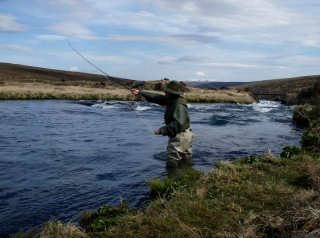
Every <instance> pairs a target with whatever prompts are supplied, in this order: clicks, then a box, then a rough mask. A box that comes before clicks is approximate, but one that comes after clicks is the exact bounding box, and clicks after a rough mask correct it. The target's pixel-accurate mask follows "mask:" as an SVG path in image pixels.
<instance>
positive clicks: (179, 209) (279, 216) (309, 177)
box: [16, 153, 320, 238]
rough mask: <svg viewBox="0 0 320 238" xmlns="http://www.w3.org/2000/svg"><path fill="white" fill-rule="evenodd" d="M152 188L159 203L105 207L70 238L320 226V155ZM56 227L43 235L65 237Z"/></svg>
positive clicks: (269, 160)
mask: <svg viewBox="0 0 320 238" xmlns="http://www.w3.org/2000/svg"><path fill="white" fill-rule="evenodd" d="M149 182H150V186H151V188H152V190H153V191H154V194H156V196H155V197H156V198H155V199H153V200H152V201H151V202H150V204H149V205H148V206H147V207H145V208H143V209H141V210H139V211H131V212H129V211H128V210H127V209H126V208H124V207H115V208H112V207H110V206H106V205H104V206H102V207H101V208H99V209H98V210H97V211H95V212H91V213H89V216H88V214H84V216H83V218H82V221H85V222H82V228H83V229H84V230H85V231H82V230H81V229H80V228H78V229H75V230H74V232H75V235H74V236H73V234H72V233H71V234H69V233H68V234H69V237H79V234H81V235H83V237H85V236H88V237H126V238H129V237H168V238H170V237H172V238H179V237H241V236H242V237H305V236H306V235H307V234H309V233H311V232H316V230H317V229H318V228H319V227H320V226H316V225H317V224H318V223H319V225H320V196H319V195H320V194H319V191H320V185H319V184H320V183H319V182H320V160H319V156H314V157H311V156H309V155H306V154H299V155H295V156H292V157H291V158H278V157H275V156H273V155H272V154H270V153H268V154H266V155H264V156H250V157H247V158H243V159H240V160H237V161H235V162H233V163H229V162H220V163H219V164H217V166H216V167H215V169H214V170H212V171H211V172H210V173H209V174H206V175H203V174H202V173H200V172H198V171H194V170H187V171H182V172H181V174H180V175H179V176H178V177H176V178H174V179H172V178H170V179H169V178H168V179H164V180H159V179H155V180H151V181H149ZM51 224H52V223H51ZM53 224H55V223H53ZM297 224H299V226H297ZM310 224H313V225H312V226H311V225H310ZM56 225H57V226H58V225H59V227H60V228H59V229H58V228H56V229H54V228H51V231H52V232H51V233H50V232H49V233H46V234H49V235H48V236H45V237H60V236H57V234H60V233H61V232H62V231H61V229H62V228H61V225H60V224H56ZM66 226H67V225H66ZM44 229H48V228H46V227H45V228H44ZM55 230H56V232H55ZM41 232H43V230H42V231H41ZM41 232H40V233H39V234H41ZM59 232H60V233H59ZM20 235H21V234H20ZM16 237H22V236H16ZM39 237H41V236H39Z"/></svg>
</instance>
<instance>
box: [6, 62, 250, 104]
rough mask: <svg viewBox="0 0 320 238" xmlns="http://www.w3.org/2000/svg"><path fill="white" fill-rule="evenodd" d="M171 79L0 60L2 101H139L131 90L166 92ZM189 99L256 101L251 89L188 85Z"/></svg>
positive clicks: (203, 100) (190, 100)
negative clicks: (92, 71) (111, 74)
mask: <svg viewBox="0 0 320 238" xmlns="http://www.w3.org/2000/svg"><path fill="white" fill-rule="evenodd" d="M167 82H168V80H164V79H163V80H157V81H136V80H130V79H125V78H119V77H113V76H109V77H108V76H105V75H99V74H88V73H80V72H71V71H63V70H54V69H45V68H39V67H32V66H25V65H17V64H9V63H0V100H8V99H72V100H79V99H88V100H137V98H136V97H134V96H133V95H131V93H130V91H129V89H130V88H131V87H136V88H139V89H143V90H151V91H162V89H163V87H164V85H165V84H166V83H167ZM185 97H186V99H187V100H188V101H189V102H235V103H252V102H253V101H254V100H253V98H252V97H251V96H250V95H249V94H248V93H247V92H240V91H238V90H218V91H211V90H202V89H196V88H192V87H189V88H188V89H187V88H186V94H185Z"/></svg>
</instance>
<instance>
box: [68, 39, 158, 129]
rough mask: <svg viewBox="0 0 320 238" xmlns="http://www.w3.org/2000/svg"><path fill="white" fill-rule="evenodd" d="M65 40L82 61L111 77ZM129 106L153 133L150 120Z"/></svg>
mask: <svg viewBox="0 0 320 238" xmlns="http://www.w3.org/2000/svg"><path fill="white" fill-rule="evenodd" d="M67 42H68V45H69V46H70V48H71V49H72V50H73V51H74V52H76V53H77V54H78V55H79V56H80V57H81V58H82V59H83V60H84V61H86V62H87V63H88V64H90V65H91V66H93V67H94V68H95V69H97V70H98V71H99V72H101V73H102V74H104V75H105V76H106V77H107V78H108V79H111V78H113V77H111V76H110V75H109V74H107V73H106V72H104V71H103V70H101V69H100V68H99V67H97V66H96V65H95V64H93V63H92V62H91V61H90V60H88V59H87V58H86V57H84V56H83V55H82V54H81V53H80V52H79V51H78V50H77V49H76V48H75V47H74V46H73V45H72V44H71V42H70V40H69V39H68V38H67ZM115 82H116V83H117V84H118V85H120V86H123V87H125V88H126V89H128V90H130V88H129V87H127V86H126V85H121V84H120V83H119V82H117V81H116V80H115ZM129 107H130V108H131V109H132V110H133V111H134V112H135V113H136V114H137V115H138V117H139V118H140V119H141V120H142V122H143V123H144V124H145V126H146V127H147V128H148V129H149V130H150V131H151V133H153V129H152V127H151V125H150V122H149V121H148V120H147V119H146V118H144V117H143V116H142V114H140V113H139V112H138V111H137V110H135V108H134V107H133V106H132V105H131V103H130V102H129Z"/></svg>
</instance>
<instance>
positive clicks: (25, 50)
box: [0, 0, 320, 82]
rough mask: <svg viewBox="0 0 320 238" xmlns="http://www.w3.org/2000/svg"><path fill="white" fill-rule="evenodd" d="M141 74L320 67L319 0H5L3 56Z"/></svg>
mask: <svg viewBox="0 0 320 238" xmlns="http://www.w3.org/2000/svg"><path fill="white" fill-rule="evenodd" d="M68 41H70V42H71V44H72V45H73V47H74V48H75V49H76V50H78V51H79V52H80V53H81V54H82V55H83V56H84V57H85V58H86V59H88V60H89V61H90V62H92V63H93V64H94V65H96V66H97V67H98V68H100V69H101V70H103V71H104V72H106V73H107V74H109V75H112V76H116V77H123V78H128V79H134V80H159V79H163V78H169V79H172V80H178V81H190V80H199V81H206V80H209V81H222V82H226V81H229V82H232V81H242V82H249V81H260V80H268V79H279V78H288V77H297V76H304V75H315V74H320V1H319V0H303V1H302V0H251V1H243V0H185V1H183V0H116V1H115V0H113V1H110V0H0V62H7V63H15V64H24V65H31V66H37V67H44V68H52V69H60V70H70V71H79V72H87V73H100V72H99V71H97V70H96V69H95V68H94V67H92V66H91V65H90V64H88V63H87V62H86V61H85V60H83V59H82V58H81V57H79V55H77V54H76V53H75V52H74V51H73V50H72V48H71V47H70V46H69V44H68Z"/></svg>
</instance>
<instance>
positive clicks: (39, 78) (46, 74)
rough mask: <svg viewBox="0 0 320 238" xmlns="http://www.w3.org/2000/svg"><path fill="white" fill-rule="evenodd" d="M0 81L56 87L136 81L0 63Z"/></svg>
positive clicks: (129, 83)
mask: <svg viewBox="0 0 320 238" xmlns="http://www.w3.org/2000/svg"><path fill="white" fill-rule="evenodd" d="M0 81H2V82H12V81H14V82H32V83H34V82H41V83H48V84H57V85H64V84H65V85H80V86H81V85H99V84H101V85H111V86H118V87H119V86H120V87H121V86H126V85H132V84H134V83H135V82H136V81H135V80H130V79H124V78H118V77H107V76H104V75H99V74H89V73H81V72H73V71H65V70H55V69H47V68H40V67H33V66H26V65H19V64H10V63H1V62H0Z"/></svg>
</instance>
